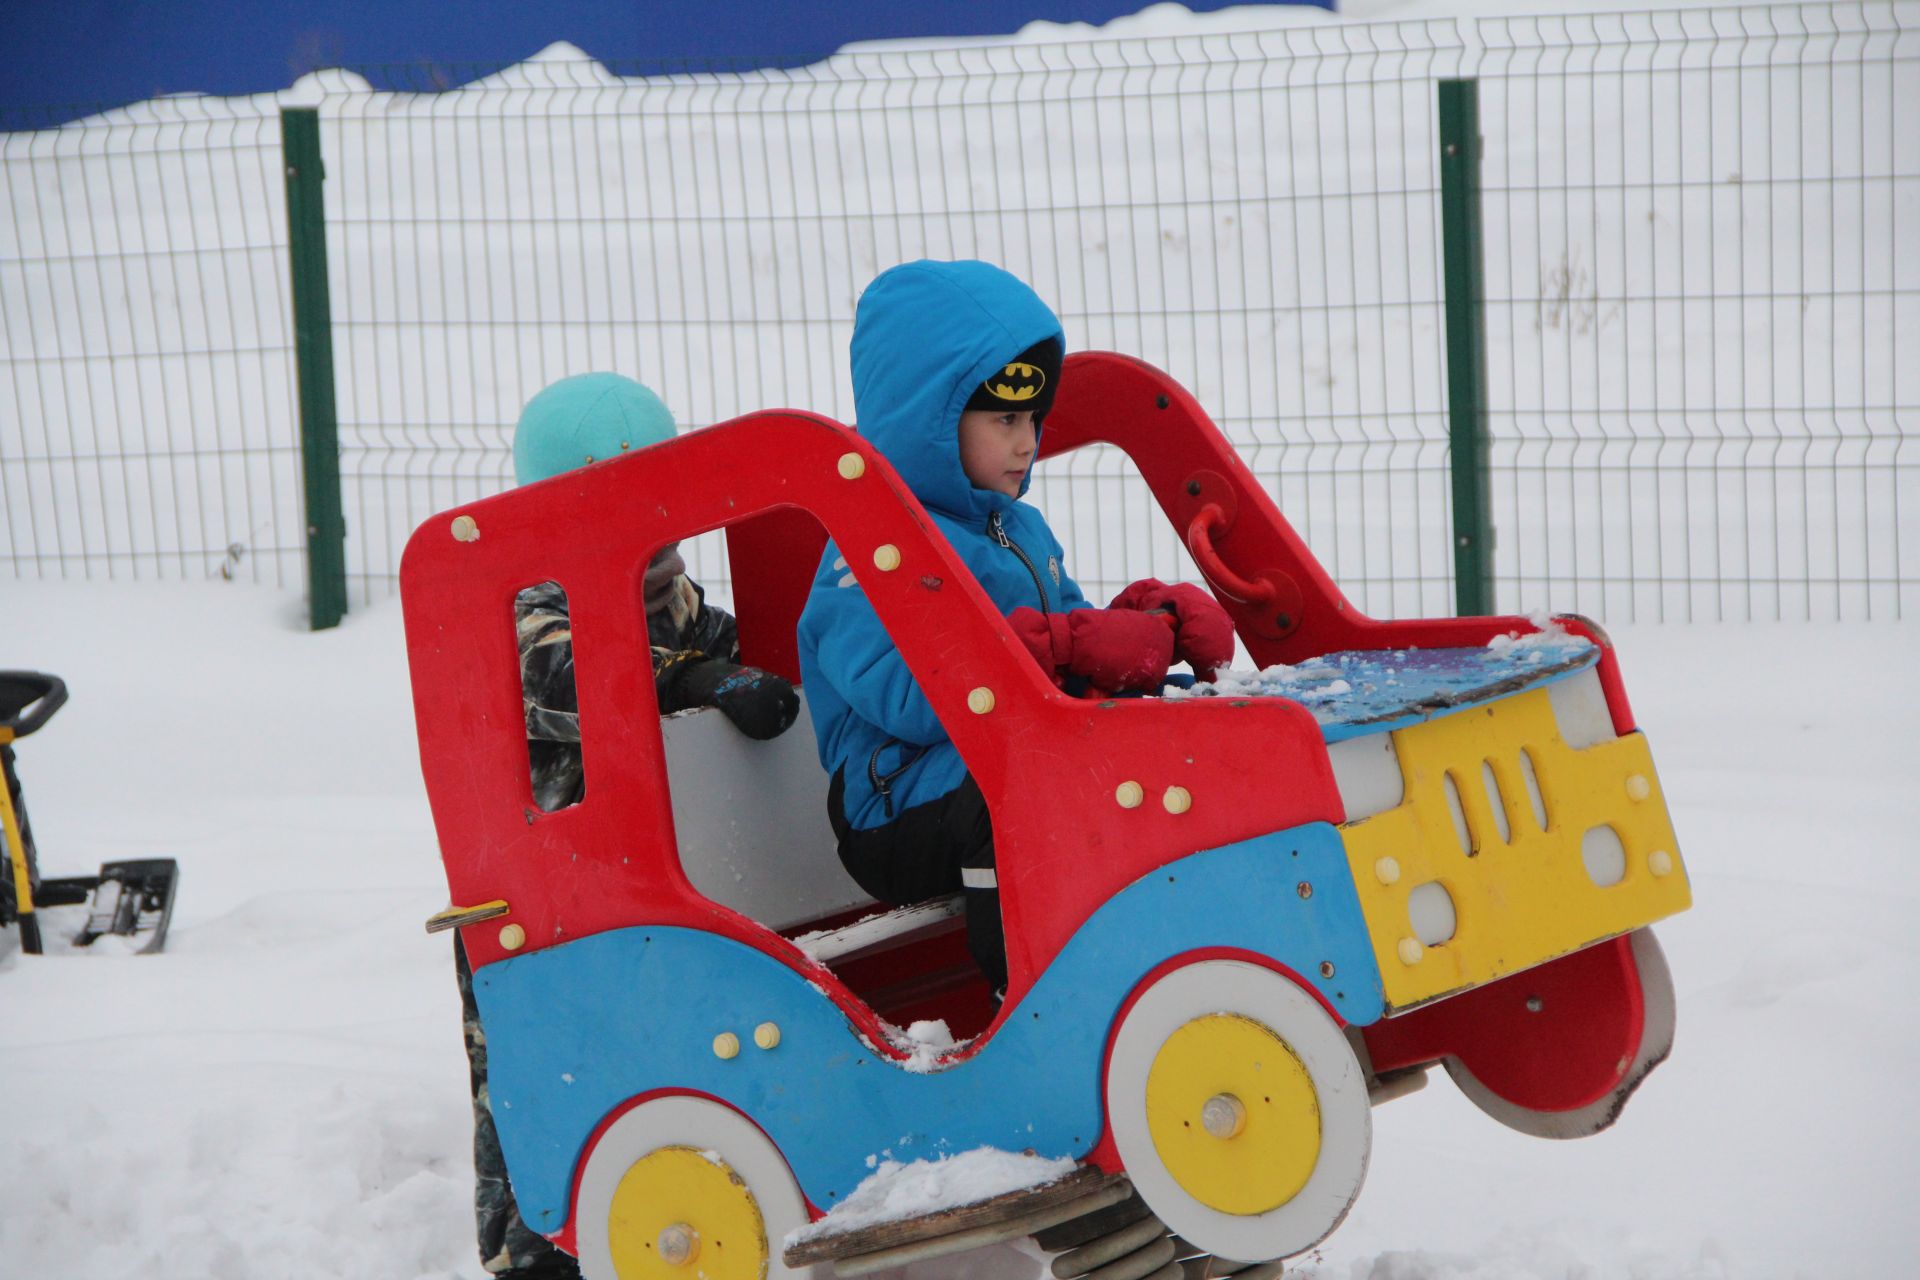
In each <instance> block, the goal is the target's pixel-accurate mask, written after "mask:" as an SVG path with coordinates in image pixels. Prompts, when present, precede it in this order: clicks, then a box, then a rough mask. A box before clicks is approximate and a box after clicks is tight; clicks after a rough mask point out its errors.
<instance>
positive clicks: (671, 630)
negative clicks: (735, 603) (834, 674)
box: [513, 574, 740, 813]
mask: <svg viewBox="0 0 1920 1280" xmlns="http://www.w3.org/2000/svg"><path fill="white" fill-rule="evenodd" d="M513 614H514V622H515V628H516V631H517V633H518V636H519V642H520V690H521V695H522V703H523V705H524V707H525V709H526V718H527V739H528V741H527V753H528V755H529V756H530V757H531V759H532V762H533V798H534V802H535V803H536V804H538V805H539V806H540V808H541V809H542V810H544V811H546V812H549V813H551V812H552V811H553V810H555V809H564V808H565V807H566V806H568V805H570V804H576V803H578V802H579V800H580V797H581V796H582V795H583V794H584V793H585V790H586V787H585V782H586V780H585V777H584V776H583V772H582V769H581V764H580V704H579V701H578V700H577V698H576V697H575V696H574V686H573V632H572V629H571V627H570V624H569V622H568V620H567V596H566V592H565V591H563V590H561V588H560V584H558V583H556V582H543V583H541V584H540V585H539V586H537V587H528V588H527V589H526V590H525V591H522V592H521V593H520V594H519V595H518V596H516V597H515V598H514V602H513ZM647 640H648V642H649V643H650V644H651V646H652V648H653V687H654V692H655V693H656V694H657V695H658V697H659V699H660V711H661V714H663V715H664V714H666V713H667V712H671V711H680V710H684V709H685V707H686V706H688V705H690V704H689V703H687V702H686V700H685V699H684V697H683V695H682V694H681V684H682V677H684V676H685V674H686V673H687V671H688V670H690V669H691V668H692V667H693V666H694V665H695V664H697V663H700V662H703V661H707V660H710V659H717V660H719V661H722V662H738V661H739V660H740V636H739V632H738V630H737V628H736V626H735V624H734V620H733V615H732V614H730V613H728V612H727V611H726V610H724V609H720V608H716V607H714V606H713V605H710V604H708V603H707V602H706V593H705V592H704V591H702V590H701V589H700V587H699V586H698V584H696V583H694V582H693V581H692V580H691V579H690V578H688V577H687V576H686V575H685V574H681V575H680V576H679V577H677V578H675V579H674V580H673V590H672V592H671V594H670V595H669V596H668V598H667V602H666V604H665V605H664V606H663V607H660V608H657V609H654V610H653V611H652V612H650V613H649V614H648V615H647Z"/></svg>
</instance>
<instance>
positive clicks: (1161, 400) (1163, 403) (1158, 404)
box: [1153, 396, 1173, 409]
mask: <svg viewBox="0 0 1920 1280" xmlns="http://www.w3.org/2000/svg"><path fill="white" fill-rule="evenodd" d="M1172 403H1173V401H1171V400H1169V399H1167V398H1166V397H1165V396H1155V397H1154V401H1153V407H1154V408H1156V409H1164V408H1166V407H1167V406H1168V405H1170V404H1172Z"/></svg>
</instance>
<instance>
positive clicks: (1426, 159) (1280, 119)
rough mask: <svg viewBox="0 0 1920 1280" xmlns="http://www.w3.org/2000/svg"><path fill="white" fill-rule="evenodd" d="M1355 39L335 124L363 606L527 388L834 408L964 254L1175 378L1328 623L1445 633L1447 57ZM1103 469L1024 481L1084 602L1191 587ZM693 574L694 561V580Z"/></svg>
mask: <svg viewBox="0 0 1920 1280" xmlns="http://www.w3.org/2000/svg"><path fill="white" fill-rule="evenodd" d="M1355 44H1356V41H1355V40H1354V38H1353V37H1352V36H1350V35H1348V34H1346V33H1344V32H1342V31H1340V30H1339V29H1294V30H1286V31H1275V32H1264V33H1257V34H1249V35H1241V36H1221V37H1203V38H1193V39H1182V40H1173V41H1158V42H1143V41H1109V42H1095V43H1089V44H1082V45H1047V46H1015V47H1002V48H970V49H953V50H931V51H925V52H915V53H905V54H862V55H853V56H842V57H836V58H833V59H829V60H828V61H826V62H824V63H820V64H816V65H814V66H810V67H805V68H800V69H797V70H789V71H768V72H756V73H752V74H748V75H711V74H704V73H702V74H683V75H671V76H655V77H652V78H648V79H642V80H634V81H629V80H625V79H623V78H620V77H616V76H613V75H611V74H610V73H608V72H607V71H605V70H604V69H603V68H601V67H600V66H599V65H598V64H595V63H590V62H586V63H583V62H542V63H535V64H532V65H529V66H524V67H519V68H513V69H509V70H507V71H504V72H502V73H500V74H498V75H496V76H494V77H490V78H487V79H484V80H482V82H481V84H482V86H484V87H482V88H480V89H479V90H478V91H466V92H463V93H460V94H444V95H431V96H425V95H423V96H421V97H418V98H413V99H410V100H384V101H383V100H380V99H375V98H372V97H370V96H368V95H350V96H349V95H343V96H341V97H340V98H339V99H338V100H337V101H329V102H328V103H327V104H326V107H325V109H324V110H323V116H324V118H326V119H328V120H329V121H330V123H331V127H332V128H333V130H334V135H333V136H332V137H331V138H329V140H328V154H329V155H331V156H333V157H335V161H334V167H333V172H334V173H335V174H336V176H337V181H336V182H335V183H334V184H333V189H332V191H331V192H330V195H331V196H336V197H337V198H338V203H337V205H335V206H333V207H331V208H330V210H329V222H330V225H331V226H332V227H333V228H334V229H335V232H336V234H337V236H338V244H339V246H340V249H339V253H338V264H339V265H338V266H337V269H336V288H335V293H334V297H335V317H336V321H335V323H336V332H337V334H338V335H339V336H340V338H341V339H342V341H341V342H340V344H339V349H340V352H341V354H340V367H341V388H342V397H341V410H340V417H341V430H342V433H343V472H344V473H345V475H346V476H347V484H348V488H349V493H348V496H347V509H348V512H349V516H348V524H349V528H350V530H351V529H353V528H354V527H356V526H357V527H358V529H359V530H360V532H359V535H358V539H357V541H356V543H355V546H354V548H353V555H354V563H353V569H352V572H353V574H354V575H355V577H356V581H357V583H358V584H359V586H360V588H361V589H362V590H363V591H371V590H383V589H385V587H386V584H387V583H388V581H389V580H390V577H391V573H392V566H393V562H394V556H395V554H396V551H397V548H398V546H399V544H400V542H401V541H403V540H404V538H405V536H406V535H407V533H408V532H409V531H410V530H411V529H412V527H413V525H414V524H415V523H417V522H418V520H419V519H420V518H421V517H423V516H424V515H426V514H427V513H428V512H430V511H432V510H434V509H436V507H439V506H445V505H448V504H449V503H450V502H452V501H454V500H457V499H461V498H468V497H472V496H477V495H478V494H479V493H482V492H486V491H489V490H491V489H496V488H498V487H500V486H501V485H503V484H504V483H506V480H507V454H506V442H507V436H508V432H509V430H510V427H511V423H512V421H513V418H514V415H515V414H516V413H517V411H518V409H519V406H520V404H521V403H522V402H523V401H524V400H525V399H526V398H527V397H528V396H529V395H530V394H531V393H532V392H533V391H535V390H537V389H538V388H539V387H540V386H542V385H544V384H545V383H546V382H548V381H550V380H552V379H553V378H555V377H559V376H561V375H564V374H566V373H569V372H577V371H579V370H581V369H585V368H611V369H614V370H617V371H620V372H626V373H630V374H633V375H635V376H638V377H640V378H642V379H644V380H646V381H648V382H649V383H650V384H652V385H654V386H655V387H656V388H657V389H658V390H660V391H661V393H662V394H663V395H664V396H665V397H666V399H667V400H668V402H669V404H670V405H671V406H672V407H673V408H674V409H675V411H676V413H677V415H678V416H679V417H680V418H681V420H682V421H683V422H684V423H690V424H704V423H709V422H713V421H717V420H721V419H725V418H728V417H732V416H734V415H736V414H739V413H742V412H746V411H749V410H752V409H755V408H761V407H767V406H773V405H789V406H798V407H805V408H810V409H815V410H818V411H821V412H826V413H829V414H832V415H833V416H836V417H838V418H841V419H842V420H851V419H852V418H853V417H854V416H855V412H854V406H853V400H852V395H851V389H850V386H849V385H848V382H847V373H846V367H845V355H844V353H845V350H846V344H847V340H848V337H849V335H850V333H851V328H852V321H853V307H854V301H855V299H856V298H857V296H858V294H859V291H860V289H861V287H862V286H863V285H864V283H865V282H866V281H867V280H869V279H871V278H872V277H873V275H874V274H876V273H877V272H878V271H880V270H882V269H884V268H885V267H887V266H890V265H892V264H893V263H896V262H900V261H904V260H907V259H911V258H916V257H923V256H929V257H942V258H952V257H983V258H988V259H990V260H993V261H997V262H1000V263H1002V264H1004V265H1006V266H1007V267H1008V268H1009V269H1011V270H1013V271H1014V272H1015V273H1016V274H1019V275H1022V276H1023V277H1025V278H1026V279H1028V280H1029V281H1031V282H1032V283H1033V284H1034V286H1035V287H1036V289H1038V290H1039V292H1040V293H1041V294H1042V295H1043V296H1044V297H1047V298H1048V299H1049V300H1050V301H1051V302H1052V303H1053V304H1054V306H1055V307H1056V308H1057V309H1058V310H1059V311H1060V313H1061V315H1062V318H1063V321H1064V323H1065V324H1066V326H1067V329H1068V332H1069V335H1070V342H1071V344H1072V345H1073V346H1076V347H1096V348H1112V349H1118V350H1123V351H1128V352H1131V353H1134V354H1138V355H1141V356H1143V357H1145V358H1146V359H1148V360H1151V361H1153V362H1155V363H1158V364H1161V365H1164V366H1165V367H1167V368H1169V369H1171V370H1173V371H1175V372H1176V374H1177V375H1178V376H1180V377H1181V378H1182V379H1183V380H1184V381H1186V382H1188V383H1189V384H1190V385H1192V386H1193V387H1194V388H1195V389H1196V391H1197V392H1198V393H1199V394H1200V396H1201V398H1202V399H1203V401H1204V402H1205V403H1207V404H1208V405H1209V406H1210V407H1211V408H1212V410H1213V412H1214V413H1215V414H1216V415H1217V417H1218V418H1219V420H1220V421H1221V423H1222V425H1223V426H1224V427H1226V428H1227V429H1228V430H1229V431H1230V432H1232V433H1233V435H1234V436H1235V438H1236V440H1237V441H1238V442H1239V443H1240V444H1241V445H1242V446H1243V447H1244V449H1245V451H1246V456H1247V458H1248V461H1249V463H1250V465H1251V466H1253V467H1254V469H1255V471H1256V473H1258V474H1259V475H1260V476H1261V478H1262V480H1263V481H1264V482H1265V483H1267V484H1268V485H1270V486H1271V487H1272V488H1273V489H1274V490H1276V491H1278V492H1279V493H1280V495H1281V497H1282V500H1283V502H1284V503H1285V504H1286V505H1287V506H1288V508H1289V509H1290V510H1291V511H1292V513H1293V515H1294V518H1295V519H1296V520H1297V521H1298V522H1299V523H1301V525H1302V526H1303V528H1304V529H1305V531H1306V532H1307V534H1308V535H1309V537H1311V538H1312V539H1313V540H1314V541H1315V543H1316V545H1317V546H1318V547H1319V548H1320V550H1321V552H1322V554H1323V555H1326V556H1327V557H1328V558H1329V560H1330V561H1331V562H1332V563H1333V564H1334V566H1335V567H1336V570H1337V571H1338V572H1340V573H1341V574H1342V576H1343V581H1345V582H1346V583H1347V585H1348V587H1349V589H1350V590H1352V591H1354V592H1355V593H1356V595H1357V597H1358V598H1360V599H1363V600H1366V601H1368V602H1370V603H1372V604H1375V605H1378V606H1380V607H1383V608H1387V609H1392V608H1396V607H1397V608H1399V609H1401V610H1403V611H1417V610H1427V611H1431V610H1435V609H1440V610H1444V609H1445V607H1446V592H1447V580H1446V576H1445V569H1444V566H1443V564H1442V563H1441V559H1442V558H1443V553H1444V545H1445V529H1444V518H1445V498H1444V492H1443V491H1444V486H1445V444H1444V441H1445V425H1444V421H1442V416H1441V407H1442V405H1443V403H1444V402H1443V400H1442V399H1441V388H1442V381H1441V378H1440V371H1439V363H1438V350H1439V348H1438V344H1437V336H1436V335H1437V332H1438V321H1437V315H1438V307H1439V305H1440V303H1439V298H1438V294H1437V291H1436V289H1435V287H1434V285H1433V277H1434V272H1433V270H1432V261H1433V257H1434V254H1435V252H1436V249H1435V245H1436V243H1437V230H1436V226H1435V216H1436V215H1435V212H1434V200H1433V196H1434V191H1435V185H1434V177H1433V172H1434V164H1433V157H1432V147H1431V145H1430V141H1429V140H1430V138H1431V136H1432V118H1431V117H1432V106H1431V102H1430V98H1431V83H1432V77H1433V75H1434V74H1435V72H1436V70H1444V69H1448V68H1450V67H1451V65H1452V62H1453V61H1454V60H1455V59H1457V56H1458V52H1459V42H1458V37H1457V32H1456V31H1455V29H1454V27H1453V25H1452V24H1451V23H1432V24H1424V23H1423V24H1406V25H1401V26H1395V27H1387V28H1371V29H1368V32H1367V38H1366V41H1365V42H1364V47H1363V48H1361V49H1360V51H1359V52H1355V51H1353V46H1354V45H1355ZM1297 371H1304V372H1297ZM1422 374H1424V376H1422ZM743 464H744V460H743ZM1129 480H1130V467H1129V466H1128V464H1127V463H1126V462H1125V459H1124V458H1123V457H1121V456H1120V455H1118V454H1117V453H1115V452H1114V451H1111V450H1107V449H1094V450H1089V451H1086V452H1084V453H1081V454H1076V455H1073V456H1071V457H1068V458H1064V459H1061V460H1059V461H1058V462H1056V463H1052V464H1049V465H1048V466H1047V467H1045V468H1043V470H1042V471H1041V473H1040V475H1039V477H1038V480H1037V484H1036V489H1035V495H1034V496H1035V500H1036V501H1039V502H1040V503H1042V504H1043V505H1044V506H1045V507H1046V508H1047V509H1048V510H1049V511H1050V513H1051V514H1052V517H1053V519H1054V520H1055V522H1056V524H1058V525H1059V526H1060V527H1061V529H1062V531H1063V535H1064V536H1066V537H1067V538H1068V540H1069V542H1070V544H1071V545H1070V550H1071V551H1073V552H1074V553H1075V560H1074V563H1075V565H1076V570H1077V572H1078V573H1079V574H1080V575H1081V577H1082V578H1083V579H1084V580H1085V581H1086V583H1087V585H1088V586H1089V587H1090V588H1091V589H1093V590H1095V591H1107V592H1111V591H1114V590H1118V588H1119V587H1120V586H1122V585H1124V584H1125V583H1126V582H1127V581H1129V580H1131V578H1133V577H1138V576H1141V575H1142V574H1145V573H1149V572H1158V573H1162V574H1169V575H1170V574H1175V573H1181V574H1183V575H1184V576H1192V570H1191V568H1190V567H1186V566H1184V554H1185V553H1184V551H1182V550H1181V549H1180V546H1179V541H1178V539H1177V538H1176V537H1175V536H1174V535H1173V534H1172V532H1171V531H1170V530H1168V529H1166V528H1165V527H1164V525H1163V523H1162V522H1161V520H1160V518H1159V516H1158V513H1157V511H1156V510H1155V509H1154V508H1153V506H1152V503H1151V499H1150V496H1149V495H1148V493H1147V490H1146V488H1145V486H1144V484H1142V483H1138V482H1137V481H1136V482H1133V483H1129ZM1428 544H1431V547H1432V555H1433V556H1434V557H1435V559H1434V561H1433V563H1431V564H1428V563H1427V554H1428V553H1426V552H1423V550H1422V548H1423V547H1426V546H1427V545H1428ZM715 554H717V549H716V548H713V547H701V548H699V549H698V550H697V553H696V559H695V565H696V568H698V569H700V570H702V571H704V572H706V573H707V574H708V575H709V576H710V577H711V578H714V579H715V580H716V581H719V580H721V579H723V578H724V569H722V568H721V566H719V565H718V564H717V563H715V562H713V560H712V559H711V557H712V556H713V555H715ZM703 558H704V559H705V563H702V559H703Z"/></svg>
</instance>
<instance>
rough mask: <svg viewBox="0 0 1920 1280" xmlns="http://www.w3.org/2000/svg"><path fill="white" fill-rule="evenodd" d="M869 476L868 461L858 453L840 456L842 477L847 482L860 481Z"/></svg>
mask: <svg viewBox="0 0 1920 1280" xmlns="http://www.w3.org/2000/svg"><path fill="white" fill-rule="evenodd" d="M865 474H867V460H866V459H865V458H863V457H861V456H860V455H859V454H857V453H843V454H841V455H840V476H841V478H842V479H845V480H858V479H859V478H860V477H861V476H863V475H865Z"/></svg>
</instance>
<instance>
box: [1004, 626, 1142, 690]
mask: <svg viewBox="0 0 1920 1280" xmlns="http://www.w3.org/2000/svg"><path fill="white" fill-rule="evenodd" d="M1007 621H1008V622H1009V623H1010V624H1012V626H1013V632H1014V634H1015V635H1017V636H1019V637H1020V640H1021V643H1023V644H1025V645H1026V646H1027V648H1028V650H1029V651H1031V652H1032V654H1033V656H1034V657H1035V658H1036V659H1037V660H1038V661H1039V663H1040V665H1041V666H1042V667H1045V668H1046V669H1047V671H1048V673H1049V674H1053V675H1055V676H1056V678H1057V675H1058V673H1059V672H1061V671H1064V672H1066V673H1067V674H1069V675H1076V676H1081V677H1083V678H1085V679H1086V680H1087V681H1089V682H1090V683H1092V684H1093V685H1094V687H1095V688H1098V689H1101V690H1105V691H1108V692H1118V691H1120V690H1131V689H1144V690H1150V691H1151V690H1157V689H1158V688H1159V687H1160V682H1161V681H1162V680H1164V679H1165V678H1166V674H1167V667H1168V665H1169V664H1171V663H1172V662H1173V628H1172V627H1171V626H1169V625H1168V623H1169V621H1170V619H1168V618H1163V617H1157V616H1155V615H1153V614H1148V613H1138V612H1134V611H1131V610H1126V609H1075V610H1073V611H1072V612H1071V613H1044V614H1043V613H1040V612H1038V611H1037V610H1034V609H1028V608H1019V609H1015V610H1014V611H1013V612H1012V613H1010V614H1008V615H1007Z"/></svg>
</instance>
